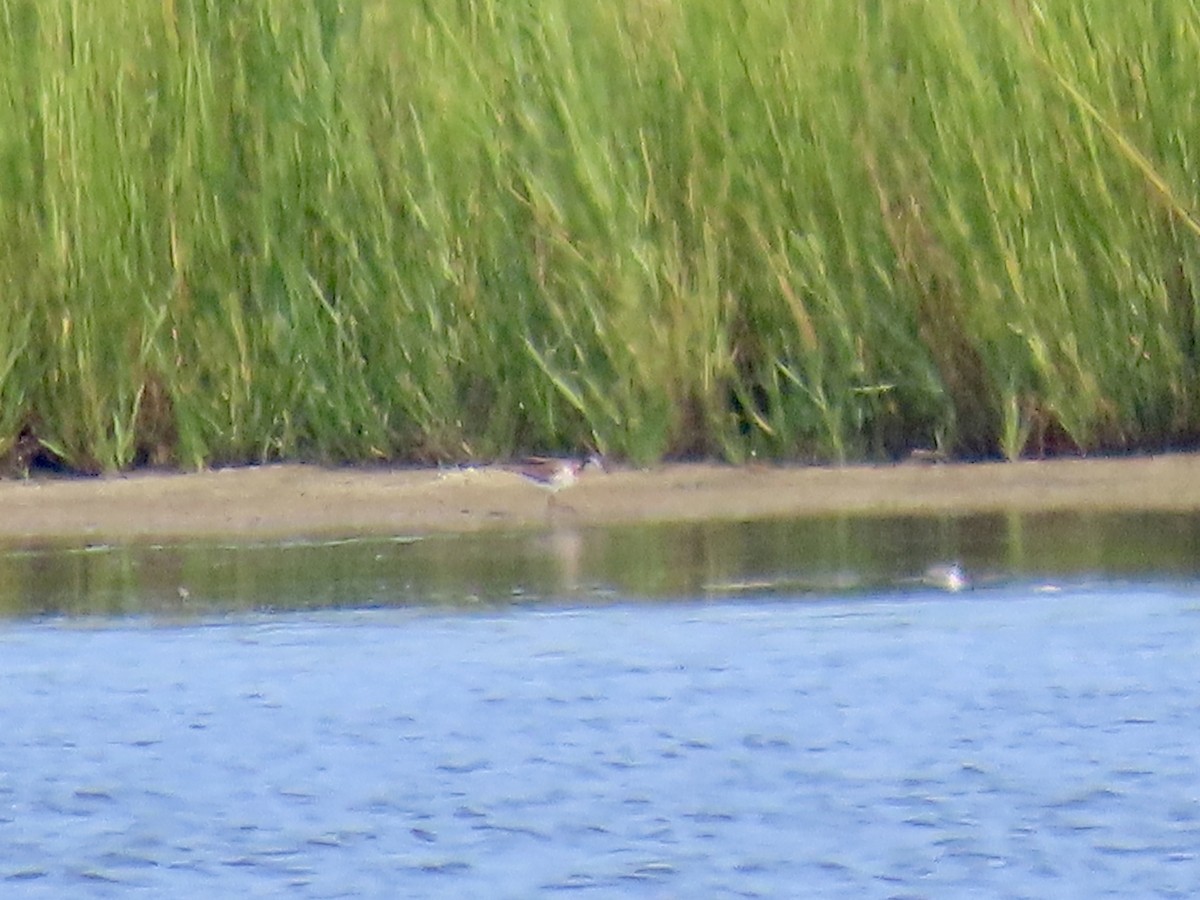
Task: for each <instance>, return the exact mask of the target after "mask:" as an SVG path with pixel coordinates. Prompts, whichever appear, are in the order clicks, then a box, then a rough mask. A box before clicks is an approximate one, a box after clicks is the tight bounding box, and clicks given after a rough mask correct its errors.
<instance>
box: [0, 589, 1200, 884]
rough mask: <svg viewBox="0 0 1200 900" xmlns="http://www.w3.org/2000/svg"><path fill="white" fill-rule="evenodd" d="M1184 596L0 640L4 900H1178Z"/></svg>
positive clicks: (324, 621) (1195, 665)
mask: <svg viewBox="0 0 1200 900" xmlns="http://www.w3.org/2000/svg"><path fill="white" fill-rule="evenodd" d="M1198 661H1200V589H1197V587H1196V586H1195V585H1193V584H1190V583H1186V584H1174V585H1170V584H1165V585H1164V584H1160V585H1140V586H1139V585H1137V584H1122V585H1108V586H1104V585H1095V586H1087V585H1083V584H1076V585H1068V586H1065V587H1064V588H1063V589H1062V590H1060V591H1058V592H1055V593H1039V592H1037V591H1036V590H1034V588H1033V587H1032V586H1012V585H1010V586H1004V587H997V588H995V589H991V590H981V591H976V592H973V593H970V594H963V595H957V596H949V595H943V594H933V593H924V592H915V591H913V592H908V593H903V594H901V593H893V594H888V595H883V596H875V597H858V598H845V597H842V598H830V599H827V600H820V599H813V598H812V597H807V598H806V599H804V600H803V601H789V600H787V599H786V598H779V597H772V598H770V599H769V600H766V599H764V600H761V601H758V602H756V601H754V600H753V599H747V600H743V601H740V602H737V603H730V602H719V603H713V604H699V603H696V604H689V603H672V604H655V605H646V604H634V603H629V604H614V605H608V606H603V607H590V608H578V609H558V610H554V609H547V608H544V607H542V608H531V607H525V608H513V609H510V610H507V611H499V612H495V611H493V612H490V613H485V614H462V613H457V614H455V613H440V612H429V611H426V612H420V611H411V610H410V611H404V610H376V611H369V612H354V611H340V612H323V613H288V614H282V615H277V616H272V617H265V616H259V617H255V616H248V615H236V616H232V617H229V618H225V619H220V620H212V621H208V622H202V623H198V624H197V623H193V624H186V625H180V626H170V625H164V624H161V623H155V622H153V621H149V620H119V619H118V620H94V619H84V620H73V621H69V620H59V621H53V622H41V623H31V622H20V621H11V622H7V623H3V624H0V721H2V722H3V723H4V727H3V729H2V730H0V895H2V896H5V897H55V898H57V897H63V896H97V897H105V896H113V897H116V896H121V897H124V896H128V895H130V894H135V895H136V893H137V892H139V891H141V892H142V893H144V895H146V896H171V897H191V896H195V897H215V896H235V895H243V896H245V895H249V896H279V895H283V894H287V895H289V896H297V897H351V896H367V897H371V896H378V897H434V896H447V897H468V896H476V897H483V896H486V897H529V896H534V895H551V896H553V895H556V894H569V895H577V894H578V895H583V896H596V897H607V896H618V895H619V896H640V897H778V896H821V897H864V896H865V897H890V896H897V897H912V896H932V897H947V896H956V897H957V896H968V895H975V896H1010V897H1089V898H1090V897H1098V896H1105V895H1108V896H1123V897H1128V896H1145V897H1149V896H1161V897H1184V896H1192V895H1194V894H1195V893H1196V891H1197V890H1198V889H1200V857H1198V853H1200V749H1198V746H1200V742H1198V741H1197V735H1200V688H1198V681H1197V675H1198V674H1200V662H1198Z"/></svg>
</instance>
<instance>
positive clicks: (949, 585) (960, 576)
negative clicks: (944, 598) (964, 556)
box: [921, 562, 971, 594]
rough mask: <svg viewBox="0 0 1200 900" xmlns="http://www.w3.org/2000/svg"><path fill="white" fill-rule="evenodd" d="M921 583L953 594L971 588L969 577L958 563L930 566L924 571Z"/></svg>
mask: <svg viewBox="0 0 1200 900" xmlns="http://www.w3.org/2000/svg"><path fill="white" fill-rule="evenodd" d="M921 581H922V583H924V584H928V585H930V586H931V587H936V588H941V589H942V590H943V591H950V592H951V593H954V594H957V593H958V592H959V591H965V590H967V589H969V588H970V587H971V579H970V577H969V576H968V575H967V573H966V571H965V570H964V569H963V567H962V564H961V563H958V562H952V563H938V564H937V565H933V566H930V567H929V568H928V569H926V570H925V574H924V575H923V576H922V577H921Z"/></svg>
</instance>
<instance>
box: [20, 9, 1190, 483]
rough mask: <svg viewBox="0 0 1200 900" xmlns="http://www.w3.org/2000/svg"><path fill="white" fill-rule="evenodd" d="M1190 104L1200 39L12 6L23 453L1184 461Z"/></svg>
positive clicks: (440, 13) (874, 24)
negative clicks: (1073, 456) (1092, 456)
mask: <svg viewBox="0 0 1200 900" xmlns="http://www.w3.org/2000/svg"><path fill="white" fill-rule="evenodd" d="M1197 71H1200V3H1197V2H1196V0H1183V2H1179V3H1173V4H1152V5H1150V6H1144V8H1143V7H1139V6H1137V5H1136V4H1125V3H1116V2H1111V3H1110V2H1103V3H1093V4H1082V5H1081V4H1040V5H1039V4H1033V3H1030V2H1028V0H1012V2H1010V3H1007V4H994V3H982V2H965V3H964V2H956V0H930V2H926V3H877V2H871V0H813V2H809V3H805V4H799V5H798V4H791V3H786V2H780V0H732V2H730V0H692V2H683V0H626V2H622V3H599V2H592V0H544V2H539V3H512V2H504V0H475V2H451V0H423V2H414V3H389V2H385V0H341V2H338V3H326V2H322V0H226V2H221V3H217V2H215V0H153V2H151V0H125V2H122V3H83V2H81V0H0V292H2V295H0V454H3V455H6V456H7V457H8V459H9V461H10V467H11V466H13V465H17V466H18V467H19V464H20V463H21V462H22V461H25V460H28V459H29V458H31V456H32V455H34V454H36V453H38V452H40V453H41V454H43V456H52V457H56V458H58V459H61V460H62V461H63V462H64V463H65V464H66V465H68V466H70V467H72V468H76V469H80V470H84V471H93V470H96V471H98V470H113V469H122V468H127V467H130V466H133V465H138V464H144V463H150V464H172V465H177V466H182V467H198V466H205V465H212V464H222V463H233V462H246V461H257V460H267V459H282V458H298V459H317V460H324V461H359V460H371V459H379V460H424V461H430V460H443V459H462V458H488V457H496V456H507V455H511V454H514V453H518V452H523V451H533V450H541V451H555V450H559V451H565V450H569V449H581V448H593V449H597V450H600V451H603V452H606V453H609V454H613V455H616V456H623V457H628V458H631V459H634V460H637V461H643V462H644V461H650V460H654V459H658V458H661V457H663V456H671V455H673V456H682V455H706V456H714V457H719V458H725V459H729V460H735V461H736V460H743V459H746V458H748V457H751V456H757V457H760V458H776V459H789V460H847V459H875V458H888V457H894V456H898V455H902V454H904V453H905V452H907V451H908V450H911V449H914V448H919V447H926V448H928V447H938V448H941V449H944V450H947V451H950V452H957V453H961V454H966V455H984V456H988V455H1003V456H1007V457H1010V458H1012V457H1017V456H1020V455H1023V454H1034V453H1041V452H1058V451H1063V450H1070V451H1077V450H1083V451H1094V450H1120V449H1128V448H1151V447H1162V446H1183V445H1188V444H1191V443H1193V442H1194V441H1195V439H1196V438H1197V436H1198V435H1200V407H1198V399H1200V377H1198V376H1200V371H1198V369H1200V343H1198V341H1200V321H1198V316H1197V299H1196V284H1197V280H1198V278H1200V219H1198V216H1200V202H1198V196H1197V194H1198V191H1200V187H1198V186H1200V159H1198V158H1197V153H1198V148H1200V144H1198V142H1197V141H1198V138H1197V129H1196V124H1195V122H1194V121H1193V116H1194V112H1193V110H1194V109H1196V108H1200V105H1198V103H1197V100H1198V99H1200V98H1198V96H1197V95H1198V93H1200V87H1198V85H1200V82H1198V81H1197V79H1196V78H1195V73H1196V72H1197ZM39 448H40V449H39Z"/></svg>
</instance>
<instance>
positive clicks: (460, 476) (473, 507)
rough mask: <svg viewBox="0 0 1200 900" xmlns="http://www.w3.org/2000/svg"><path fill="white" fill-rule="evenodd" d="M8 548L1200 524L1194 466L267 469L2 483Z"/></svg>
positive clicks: (1109, 462)
mask: <svg viewBox="0 0 1200 900" xmlns="http://www.w3.org/2000/svg"><path fill="white" fill-rule="evenodd" d="M0 510H3V512H4V515H3V516H0V541H2V542H4V543H8V544H14V543H18V544H19V543H23V542H26V541H40V540H45V539H62V540H66V541H83V542H91V541H158V540H164V541H165V540H180V539H185V540H187V539H205V538H222V539H235V540H239V539H244V540H264V539H273V538H289V537H309V536H322V535H326V536H334V535H357V534H420V533H428V532H445V531H477V530H480V529H487V528H528V527H539V526H540V527H544V526H546V525H547V524H554V523H555V522H570V523H571V524H572V525H576V526H585V525H611V524H621V523H633V522H648V521H666V520H677V521H694V520H698V519H750V518H762V517H773V516H804V515H836V514H865V515H873V514H878V515H884V514H930V513H933V514H948V513H973V512H1002V511H1014V512H1037V511H1045V512H1050V511H1067V510H1078V511H1089V510H1090V511H1126V512H1135V511H1180V512H1183V511H1189V510H1200V454H1194V453H1187V454H1168V455H1162V456H1145V457H1136V458H1120V459H1114V458H1098V459H1071V460H1053V461H1036V462H1017V463H952V464H945V465H895V466H841V467H825V466H810V467H801V466H744V467H732V466H719V465H709V464H680V465H666V466H661V467H657V468H654V469H649V470H634V469H626V470H620V469H619V470H616V471H588V472H585V473H584V474H583V475H582V476H581V477H580V479H579V481H578V483H577V484H575V485H573V486H572V487H570V488H568V489H566V490H564V491H562V492H561V493H559V494H558V495H556V496H555V497H554V498H553V500H551V498H550V497H549V496H548V495H547V494H546V493H545V492H544V491H543V490H542V489H540V488H539V487H538V486H537V485H535V484H533V483H531V482H529V481H527V480H525V479H524V478H522V477H521V476H520V475H518V474H516V473H514V472H512V471H509V470H506V469H505V468H503V467H501V466H479V467H463V468H453V469H413V468H394V469H383V468H324V467H320V466H311V465H291V464H288V465H269V466H256V467H247V468H235V469H225V470H219V471H211V472H198V473H190V474H163V473H137V474H132V475H126V476H112V477H106V478H79V479H30V480H26V481H4V482H0Z"/></svg>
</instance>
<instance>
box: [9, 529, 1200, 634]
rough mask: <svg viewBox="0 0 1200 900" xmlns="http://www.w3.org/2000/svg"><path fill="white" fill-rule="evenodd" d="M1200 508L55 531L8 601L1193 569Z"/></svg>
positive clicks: (458, 601)
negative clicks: (193, 531)
mask: <svg viewBox="0 0 1200 900" xmlns="http://www.w3.org/2000/svg"><path fill="white" fill-rule="evenodd" d="M1198 549H1200V516H1196V515H1178V514H1171V515H1164V514H1146V515H1095V514H1090V515H1081V514H1054V515H1038V516H1020V515H1009V516H1005V515H987V516H965V517H941V518H910V517H903V518H900V517H896V518H886V517H880V518H863V517H858V518H828V519H811V518H810V519H800V520H768V521H755V522H708V523H689V524H681V525H652V526H649V525H643V526H633V527H624V528H608V529H585V528H578V527H574V526H571V525H569V524H565V525H564V524H557V523H556V524H555V525H553V527H548V528H546V529H544V530H541V531H532V532H515V533H513V532H510V533H504V534H471V535H455V536H447V535H437V536H428V537H420V538H418V537H413V536H395V537H388V538H380V537H364V538H358V539H345V540H314V541H292V542H287V543H275V544H251V545H241V546H222V545H217V544H179V545H165V546H103V545H100V546H90V547H63V546H53V545H40V546H36V545H35V546H28V547H22V548H10V549H9V550H8V551H7V552H3V553H0V612H3V613H4V614H7V615H10V616H29V615H43V614H68V615H71V614H102V615H123V614H139V613H156V614H166V615H189V614H195V613H197V612H207V611H211V610H213V609H214V608H216V609H257V610H269V609H285V608H286V609H309V608H339V607H347V606H354V607H363V606H403V605H410V604H421V605H455V606H468V607H471V606H491V605H497V604H501V605H503V604H511V603H513V602H532V601H536V600H538V599H541V598H555V599H556V600H566V601H569V602H583V603H591V602H603V601H604V600H605V599H606V598H609V597H613V596H619V597H624V598H627V597H639V598H667V597H696V596H704V597H722V596H737V595H754V596H761V595H764V594H766V595H770V594H787V595H795V594H800V595H804V594H820V595H827V594H829V593H838V592H846V591H867V590H880V589H889V588H903V587H904V586H905V585H912V584H915V583H919V582H921V581H923V580H924V581H926V583H928V574H927V573H928V572H929V571H931V569H930V567H936V566H942V567H945V566H947V565H949V564H952V563H956V562H957V563H960V564H961V565H962V567H963V569H964V571H965V572H966V573H969V575H970V578H971V579H972V581H973V583H975V584H976V585H980V586H987V585H988V584H994V583H997V582H1002V581H1005V580H1009V579H1012V578H1014V577H1019V578H1078V577H1080V576H1083V575H1087V576H1097V577H1124V576H1128V577H1137V576H1139V575H1144V574H1147V573H1155V574H1156V575H1158V576H1172V575H1176V576H1190V575H1193V574H1195V573H1196V571H1197V560H1198V559H1200V553H1198V552H1197V551H1198Z"/></svg>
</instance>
